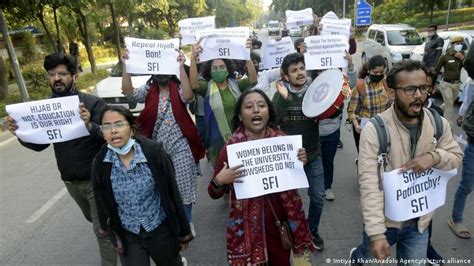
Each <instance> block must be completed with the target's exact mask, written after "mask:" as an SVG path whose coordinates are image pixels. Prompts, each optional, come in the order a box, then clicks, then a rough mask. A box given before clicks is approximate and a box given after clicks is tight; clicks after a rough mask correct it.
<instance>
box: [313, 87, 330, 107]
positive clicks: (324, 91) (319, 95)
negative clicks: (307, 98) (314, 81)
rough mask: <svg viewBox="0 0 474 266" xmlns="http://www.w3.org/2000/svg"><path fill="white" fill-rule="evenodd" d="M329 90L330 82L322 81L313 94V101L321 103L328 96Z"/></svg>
mask: <svg viewBox="0 0 474 266" xmlns="http://www.w3.org/2000/svg"><path fill="white" fill-rule="evenodd" d="M328 92H329V84H328V83H322V84H321V85H319V86H318V87H317V88H316V90H314V94H313V102H315V103H320V102H322V101H323V100H324V98H326V96H327V95H328Z"/></svg>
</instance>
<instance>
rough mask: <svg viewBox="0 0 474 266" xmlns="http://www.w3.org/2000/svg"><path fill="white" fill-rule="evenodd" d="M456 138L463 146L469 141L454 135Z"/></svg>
mask: <svg viewBox="0 0 474 266" xmlns="http://www.w3.org/2000/svg"><path fill="white" fill-rule="evenodd" d="M454 139H455V140H456V141H457V142H458V143H459V144H462V145H463V146H467V141H466V140H465V139H462V138H460V137H459V136H456V135H454Z"/></svg>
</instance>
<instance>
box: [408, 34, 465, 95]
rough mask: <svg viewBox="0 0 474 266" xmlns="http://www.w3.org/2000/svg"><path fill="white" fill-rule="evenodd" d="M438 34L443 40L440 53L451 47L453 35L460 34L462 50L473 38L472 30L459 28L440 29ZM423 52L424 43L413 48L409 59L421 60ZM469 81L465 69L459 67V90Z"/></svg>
mask: <svg viewBox="0 0 474 266" xmlns="http://www.w3.org/2000/svg"><path fill="white" fill-rule="evenodd" d="M438 36H439V37H441V38H443V40H444V46H443V52H442V54H443V55H444V54H445V53H446V51H447V50H448V49H449V48H451V43H450V40H451V37H453V36H462V37H463V38H464V47H463V48H464V50H465V51H466V54H467V51H468V49H469V47H470V46H471V43H472V41H473V39H474V30H459V31H442V32H438ZM424 52H425V43H423V45H421V46H420V47H417V48H416V49H414V50H413V54H412V56H411V58H410V59H412V60H419V61H422V60H423V55H424ZM441 73H443V69H441ZM441 76H442V75H438V81H437V82H438V83H439V80H440V79H441ZM467 82H469V77H468V76H467V72H466V70H465V69H464V68H463V69H461V85H460V88H461V90H462V89H463V88H464V85H465V84H466V83H467Z"/></svg>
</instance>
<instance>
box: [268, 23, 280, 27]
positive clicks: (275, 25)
mask: <svg viewBox="0 0 474 266" xmlns="http://www.w3.org/2000/svg"><path fill="white" fill-rule="evenodd" d="M268 27H272V28H278V27H280V23H278V22H274V23H268Z"/></svg>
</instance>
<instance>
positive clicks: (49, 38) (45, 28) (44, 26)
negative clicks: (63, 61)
mask: <svg viewBox="0 0 474 266" xmlns="http://www.w3.org/2000/svg"><path fill="white" fill-rule="evenodd" d="M38 20H39V21H40V22H41V25H43V28H44V31H45V32H46V36H48V40H49V43H51V47H53V49H54V52H56V53H57V52H58V49H57V47H56V44H55V43H54V40H53V36H52V35H51V32H49V29H48V26H47V25H46V22H45V21H44V16H43V12H42V11H40V10H39V11H38Z"/></svg>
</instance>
